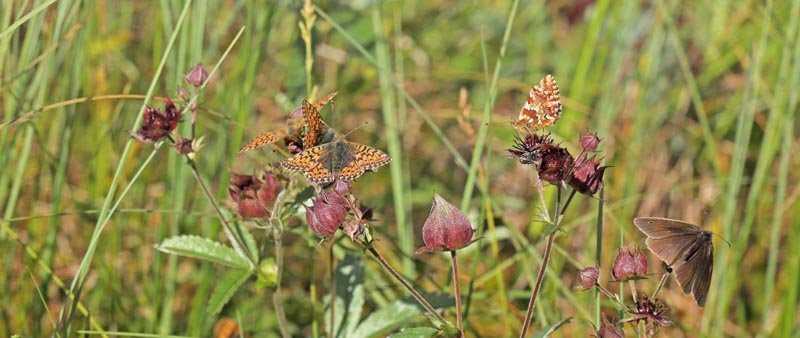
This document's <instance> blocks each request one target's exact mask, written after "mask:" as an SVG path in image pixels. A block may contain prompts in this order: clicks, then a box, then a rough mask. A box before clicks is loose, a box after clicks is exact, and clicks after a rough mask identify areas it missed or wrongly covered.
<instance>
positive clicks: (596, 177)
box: [567, 152, 608, 195]
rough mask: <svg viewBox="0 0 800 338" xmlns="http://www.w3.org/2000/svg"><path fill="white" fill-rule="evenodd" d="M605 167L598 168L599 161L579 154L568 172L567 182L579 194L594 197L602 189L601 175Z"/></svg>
mask: <svg viewBox="0 0 800 338" xmlns="http://www.w3.org/2000/svg"><path fill="white" fill-rule="evenodd" d="M606 168H608V167H607V166H603V167H601V166H600V160H598V159H596V158H595V157H594V156H593V157H592V158H588V157H587V156H586V153H585V152H584V153H581V154H580V155H579V156H578V160H577V161H575V165H574V166H573V167H572V171H571V172H570V177H569V182H567V183H568V184H569V185H570V186H571V187H573V188H575V190H577V191H578V192H579V193H581V194H586V195H594V194H595V193H597V192H598V191H600V189H601V188H603V173H605V171H606Z"/></svg>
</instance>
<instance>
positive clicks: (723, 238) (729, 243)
mask: <svg viewBox="0 0 800 338" xmlns="http://www.w3.org/2000/svg"><path fill="white" fill-rule="evenodd" d="M711 234H713V235H714V236H717V237H719V238H720V239H721V240H722V241H723V242H725V243H727V244H728V247H729V248H730V247H732V246H731V242H728V240H727V239H725V237H722V236H720V235H717V234H715V233H713V232H712V233H711Z"/></svg>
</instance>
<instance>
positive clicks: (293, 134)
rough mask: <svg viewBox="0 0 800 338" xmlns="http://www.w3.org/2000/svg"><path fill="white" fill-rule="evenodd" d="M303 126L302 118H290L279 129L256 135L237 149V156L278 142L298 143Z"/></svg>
mask: <svg viewBox="0 0 800 338" xmlns="http://www.w3.org/2000/svg"><path fill="white" fill-rule="evenodd" d="M303 125H304V123H303V119H302V118H290V119H288V120H287V121H286V124H285V125H283V126H281V127H280V128H278V129H275V130H273V131H269V132H266V133H263V134H261V135H258V136H256V138H254V139H252V140H251V141H250V142H247V144H245V145H244V146H243V147H242V148H241V149H239V154H241V153H244V152H247V151H250V150H253V149H256V148H259V147H263V146H265V145H268V144H270V143H274V142H276V141H279V140H295V139H297V142H299V139H300V133H301V132H302V131H303V129H302V128H303Z"/></svg>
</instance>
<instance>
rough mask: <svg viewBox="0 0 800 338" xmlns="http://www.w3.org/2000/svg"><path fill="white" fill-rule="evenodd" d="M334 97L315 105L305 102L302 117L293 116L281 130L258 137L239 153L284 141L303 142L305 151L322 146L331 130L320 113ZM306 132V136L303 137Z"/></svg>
mask: <svg viewBox="0 0 800 338" xmlns="http://www.w3.org/2000/svg"><path fill="white" fill-rule="evenodd" d="M334 96H336V92H333V93H330V94H328V95H326V96H325V97H323V98H321V99H320V100H319V101H317V102H316V103H314V104H311V103H309V102H308V101H306V100H303V104H302V105H301V110H302V116H292V117H290V118H289V119H288V120H287V121H286V124H285V125H283V126H281V127H280V128H278V129H275V130H273V131H270V132H266V133H263V134H261V135H258V136H256V138H254V139H253V140H251V141H250V142H247V144H245V145H244V146H243V147H242V148H241V149H239V153H240V154H241V153H244V152H247V151H250V150H253V149H256V148H259V147H263V146H265V145H268V144H271V143H274V142H276V141H278V140H284V141H285V142H286V143H287V144H288V143H295V144H300V143H301V142H302V144H301V146H302V147H303V148H304V149H305V148H311V147H313V146H315V145H319V144H321V143H322V142H321V141H322V140H323V136H325V135H326V134H327V133H328V129H329V128H328V127H327V125H325V122H323V121H322V116H321V115H320V113H319V111H320V110H321V109H322V107H324V106H325V105H326V104H328V102H330V101H331V100H333V97H334ZM304 130H305V136H303V131H304Z"/></svg>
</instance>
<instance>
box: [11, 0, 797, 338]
mask: <svg viewBox="0 0 800 338" xmlns="http://www.w3.org/2000/svg"><path fill="white" fill-rule="evenodd" d="M314 5H315V6H317V11H316V14H317V20H316V22H315V24H314V26H313V30H312V41H313V43H312V50H311V51H312V53H311V55H312V56H313V68H312V71H311V74H310V75H311V80H310V81H307V76H306V71H307V69H309V68H307V65H306V61H307V60H306V46H305V45H304V43H303V41H302V39H301V38H300V34H299V32H300V30H299V29H298V22H300V21H302V17H301V16H300V14H299V13H300V8H301V6H302V2H299V1H265V2H262V1H194V2H181V1H153V2H138V1H122V2H112V1H62V2H55V1H5V2H3V3H2V4H1V5H0V6H2V7H0V95H2V96H0V104H2V106H1V107H2V108H0V109H1V110H0V116H2V119H1V120H0V123H3V124H2V127H0V168H2V171H0V217H2V224H0V226H2V231H0V252H2V253H3V254H2V257H1V258H0V260H2V263H0V273H1V274H2V278H0V290H3V291H2V292H0V303H1V304H2V305H3V306H2V307H1V308H0V335H2V336H10V335H11V334H21V335H24V336H26V337H40V336H45V335H49V334H51V332H52V331H53V325H54V324H53V323H54V322H55V321H57V320H58V313H59V311H60V309H61V307H62V306H63V304H64V303H65V301H66V299H65V296H64V295H65V291H64V290H66V289H67V288H69V286H70V283H71V282H72V281H73V280H74V279H75V278H76V276H77V278H79V279H83V278H85V286H84V289H83V294H82V297H81V299H80V303H81V306H82V307H85V309H87V311H88V313H90V318H91V319H92V320H93V321H95V323H96V325H98V326H99V327H102V329H103V330H108V331H125V332H137V333H152V334H175V335H182V336H202V337H207V336H210V335H211V328H212V327H213V325H214V323H215V322H216V320H217V317H218V316H217V315H211V314H209V313H207V312H206V310H205V305H206V302H207V300H208V298H209V295H210V292H211V290H212V288H213V287H214V285H215V284H214V283H215V280H216V279H217V276H218V272H219V269H220V267H216V266H213V265H211V264H207V263H201V262H198V261H194V260H191V259H185V258H178V257H175V256H169V255H165V254H162V253H159V252H157V251H155V250H154V248H153V246H154V245H155V244H157V243H159V242H160V241H161V240H163V239H164V238H166V237H169V236H174V235H177V234H198V235H202V236H207V237H211V238H222V237H221V236H220V224H219V223H218V220H217V218H215V217H213V213H212V211H211V208H210V206H209V204H208V203H207V201H206V200H205V199H204V198H203V197H202V194H201V193H200V191H199V187H198V186H197V184H196V182H195V181H194V179H193V177H192V175H191V172H190V171H189V168H188V167H187V166H186V165H185V161H184V160H183V159H182V158H180V157H179V156H177V154H176V153H175V152H174V151H170V150H169V149H167V148H166V147H162V148H161V149H160V150H158V151H157V152H156V153H155V154H153V147H152V146H151V145H148V144H140V143H136V142H132V141H131V138H130V136H129V134H128V131H130V130H133V129H135V128H136V122H137V116H138V114H139V112H141V110H142V105H143V104H144V103H148V104H150V105H153V106H156V107H162V106H163V102H162V101H160V98H163V97H166V96H168V95H172V96H173V97H174V96H176V93H175V88H176V87H177V86H179V85H181V86H186V85H185V84H184V83H183V79H182V75H183V74H184V73H185V72H186V70H188V69H189V67H191V66H192V65H194V64H195V63H197V62H203V64H204V65H206V66H207V67H208V68H211V67H213V66H214V65H215V64H217V63H218V62H220V65H219V69H218V70H217V72H216V73H215V74H214V77H213V79H212V81H211V83H210V84H209V85H208V86H207V87H206V89H205V90H204V92H203V94H202V96H201V97H200V102H199V103H200V106H201V110H200V114H199V117H198V119H199V120H198V133H199V134H200V135H205V144H206V146H205V148H203V149H202V151H201V152H200V153H199V154H198V159H197V161H198V163H199V166H200V170H201V173H202V175H203V177H204V178H205V179H206V181H207V182H208V183H209V185H210V186H211V188H212V189H213V190H214V191H215V192H216V194H217V196H218V197H219V198H220V199H223V198H226V187H227V182H228V179H229V178H230V174H229V171H230V170H234V171H238V172H250V171H251V170H252V169H253V168H258V167H263V166H265V165H267V163H269V162H271V161H279V160H281V159H283V157H282V155H281V154H280V153H277V152H273V151H272V150H270V149H267V150H261V151H258V152H254V153H252V154H247V155H243V156H237V154H236V151H237V149H238V148H239V147H240V146H241V145H242V144H243V143H244V142H246V141H247V140H248V139H249V138H251V137H253V136H255V135H256V134H258V133H260V132H263V131H266V130H268V129H270V128H272V127H274V126H276V125H278V124H279V123H280V122H281V121H282V120H283V119H285V117H286V115H287V114H288V113H289V112H291V110H292V109H293V108H294V107H296V106H298V105H299V103H300V100H301V99H302V98H305V97H311V96H314V95H316V96H320V95H323V94H324V93H327V92H331V91H338V92H339V95H338V96H337V97H336V100H335V104H334V105H333V107H334V108H333V109H332V110H331V109H326V110H325V112H324V116H325V117H326V119H327V120H328V122H329V123H330V124H331V125H332V126H334V128H336V129H338V130H340V131H343V132H347V131H349V130H352V129H354V128H356V127H359V126H361V125H362V124H363V123H364V122H368V124H367V125H366V126H365V127H363V128H361V129H360V130H359V131H357V132H355V133H353V134H352V135H351V136H350V137H349V139H351V140H353V141H357V142H361V143H366V144H370V145H373V146H375V147H378V148H380V149H384V150H386V151H388V152H389V154H390V155H392V156H393V157H394V159H395V160H394V162H393V163H392V164H391V165H390V166H387V167H385V168H382V169H381V170H379V171H378V173H376V174H368V175H365V176H364V177H362V178H361V179H359V180H358V182H357V183H356V184H355V191H356V194H357V196H358V197H360V198H361V199H363V200H365V201H368V203H369V205H370V206H371V207H373V208H374V209H375V210H376V212H377V218H378V221H377V222H376V223H375V227H376V228H377V230H378V232H379V238H380V242H379V245H381V249H382V253H383V254H384V255H386V256H387V258H388V259H389V260H390V261H391V262H393V263H394V264H396V266H398V267H399V268H400V269H401V270H402V271H403V273H404V274H405V275H406V276H408V277H409V278H411V279H413V280H414V281H415V285H417V286H418V288H419V289H422V290H426V291H444V292H448V291H449V285H450V278H451V277H450V275H449V267H448V263H447V262H448V259H447V257H445V256H438V255H428V256H423V257H421V258H419V259H416V260H412V259H410V256H409V255H410V253H412V252H413V250H415V249H416V248H417V247H418V246H421V245H422V242H421V237H420V234H419V229H420V227H421V224H422V222H423V221H424V219H425V217H426V216H427V213H428V210H429V207H430V203H431V200H432V194H433V192H434V191H437V192H439V193H440V194H441V195H442V196H444V197H445V198H446V199H448V200H449V201H451V202H453V203H454V204H455V205H457V206H458V205H460V206H461V208H462V210H463V211H465V212H466V213H467V214H468V215H469V216H470V218H471V219H473V224H474V226H475V227H476V228H479V229H480V230H479V231H478V233H479V234H480V235H482V236H485V237H484V239H483V240H481V241H480V242H478V243H477V244H475V245H473V247H471V248H470V249H468V250H466V251H464V253H463V254H461V255H460V260H461V264H462V269H461V270H462V276H461V278H462V281H464V282H465V283H471V284H469V285H468V287H463V288H462V290H465V294H466V293H467V292H471V293H470V295H471V299H470V300H469V302H468V303H469V312H468V317H467V318H466V327H467V330H466V331H467V334H468V335H469V336H483V337H496V336H516V335H517V334H518V332H519V328H520V326H521V320H522V317H523V315H524V310H525V307H526V304H527V299H528V297H529V290H530V288H531V286H532V284H533V281H534V279H535V273H536V271H537V269H538V267H539V264H540V260H541V258H540V257H541V251H542V247H543V228H544V226H543V225H542V224H541V223H537V222H531V220H532V219H535V218H536V217H537V216H538V215H539V212H540V210H538V209H537V207H538V206H540V205H541V203H540V202H539V201H538V199H537V198H536V196H537V195H536V193H535V190H534V188H533V185H532V182H533V173H532V171H531V168H530V167H522V166H520V165H519V164H518V163H516V161H514V160H512V159H507V158H506V153H505V151H504V149H507V148H509V147H510V146H511V145H512V141H513V137H514V135H515V131H514V130H513V128H512V127H511V125H510V123H509V122H510V121H511V120H512V118H514V117H515V116H516V114H517V112H518V110H519V108H520V105H521V104H522V103H523V102H524V100H525V97H526V95H527V91H528V89H529V88H530V86H531V85H532V84H534V83H536V82H538V80H539V79H540V78H541V77H543V76H544V75H545V74H554V75H555V77H556V79H557V80H558V82H559V85H560V88H561V93H562V102H563V103H564V110H565V111H564V115H563V117H562V119H561V120H560V121H559V122H558V123H557V124H556V126H555V127H554V128H551V129H550V131H551V132H552V134H553V137H554V138H556V139H557V140H563V142H564V144H565V145H567V146H568V147H569V148H570V149H571V150H572V151H573V153H577V149H578V148H577V144H576V143H575V140H577V137H578V136H579V135H580V134H581V133H586V132H588V131H596V132H597V133H598V134H599V135H600V137H601V138H603V142H602V143H601V149H602V150H603V151H604V154H603V155H604V156H605V159H604V163H605V164H608V165H612V166H613V168H611V169H610V170H608V171H607V175H606V180H605V191H604V194H603V197H602V200H603V201H604V202H605V203H604V204H603V209H602V222H599V220H598V219H597V214H598V211H597V210H598V209H597V208H598V205H599V203H598V200H597V199H590V198H585V197H580V198H578V199H577V200H576V201H575V202H574V204H573V205H572V206H571V208H570V209H569V210H568V211H567V214H566V218H565V221H564V223H563V224H564V230H565V232H564V234H563V235H559V236H558V237H557V239H556V248H555V251H554V255H553V257H552V261H551V265H550V266H549V267H548V274H547V278H546V280H545V283H544V287H543V290H542V293H541V295H540V298H539V300H538V302H537V312H536V315H535V318H534V323H533V327H534V328H535V329H538V328H541V327H544V326H547V325H552V324H553V323H555V322H558V321H559V320H561V319H563V318H565V317H568V316H572V317H575V320H573V321H572V322H571V323H570V324H568V325H566V326H565V327H563V328H562V329H561V330H560V331H559V332H558V333H557V336H564V337H573V336H586V335H588V334H589V332H591V330H592V328H591V325H590V324H589V322H591V321H596V319H597V311H598V308H599V307H598V303H596V295H595V294H594V292H591V291H587V292H578V291H574V290H573V286H574V285H575V272H576V271H577V269H579V268H582V267H584V266H588V265H593V264H596V263H595V262H599V264H600V266H601V268H604V269H603V271H602V278H601V279H602V280H603V282H604V284H606V285H609V286H611V287H613V288H617V287H616V286H614V285H612V284H611V283H608V282H606V281H608V280H610V274H609V269H608V267H609V266H610V264H611V262H612V260H613V257H614V254H615V252H616V248H617V247H618V246H619V245H621V244H622V245H630V246H636V245H639V246H643V239H642V236H641V234H640V233H639V232H638V231H637V230H636V229H635V228H634V227H633V225H632V223H631V219H632V218H633V217H636V216H666V217H672V218H679V219H684V220H687V221H690V222H694V223H697V224H703V226H704V227H705V228H707V229H709V230H711V231H714V232H715V233H717V234H719V235H720V236H722V237H724V238H725V239H727V240H728V241H730V244H731V245H730V246H728V245H726V244H724V243H723V242H722V241H720V240H715V244H716V245H715V246H716V257H715V267H714V278H713V281H712V285H711V292H710V295H709V300H708V303H707V305H706V307H705V308H704V309H702V310H701V309H698V308H697V307H696V306H695V305H694V303H693V301H692V300H691V297H690V296H685V295H683V294H682V293H681V292H680V291H679V290H678V288H677V285H675V284H674V282H671V283H670V284H669V286H668V288H667V290H665V291H664V292H663V293H662V294H661V295H662V298H664V300H665V301H666V302H667V303H668V304H669V305H670V307H671V312H670V318H672V319H673V320H674V321H675V322H676V325H675V327H672V328H667V329H665V330H664V331H663V332H662V333H663V335H664V336H670V337H673V336H691V337H750V336H754V337H755V336H757V337H800V324H798V323H800V316H799V314H798V311H797V308H798V285H800V275H798V274H800V254H798V253H797V250H796V248H795V247H793V246H792V245H793V243H794V244H796V243H798V241H799V240H800V222H798V220H799V219H800V217H799V216H800V215H799V214H798V210H800V209H795V208H796V207H798V196H799V195H800V186H798V184H797V182H798V172H799V171H798V170H797V168H800V160H798V156H796V154H797V153H798V150H800V149H798V131H800V130H799V128H798V126H797V122H796V119H797V111H798V110H797V103H798V93H800V90H798V89H799V88H798V87H800V62H798V61H800V39H799V38H798V37H800V26H798V24H800V21H799V20H798V18H800V1H770V0H766V1H726V0H721V1H713V2H712V1H707V2H706V1H702V2H701V1H670V0H655V1H629V0H620V1H612V0H599V1H586V0H577V1H566V0H556V1H531V2H527V1H523V2H511V1H490V2H487V1H388V2H381V1H367V0H360V1H352V2H349V1H321V2H314ZM240 31H241V32H242V35H241V37H239V38H238V39H235V38H236V36H237V34H238V33H239V32H240ZM234 40H235V43H233V44H232V42H234ZM229 47H230V48H231V49H230V53H229V54H227V56H225V58H224V59H223V58H222V57H223V54H224V53H225V51H226V50H227V49H228V48H229ZM312 86H313V87H312ZM146 98H147V99H146ZM146 100H147V101H146ZM184 120H188V118H185V119H184ZM180 132H181V133H183V134H188V132H189V129H188V123H184V124H183V125H182V126H181V127H180ZM151 156H152V157H151ZM148 158H150V159H152V160H148ZM549 190H552V188H551V189H549ZM123 192H124V193H123ZM551 197H553V196H551ZM114 203H119V205H118V207H117V208H115V209H114V212H110V211H111V210H112V206H113V204H114ZM109 215H110V218H109ZM302 218H303V217H298V219H297V220H296V221H295V222H293V223H291V225H290V226H291V227H292V232H291V233H289V234H287V236H286V237H285V239H284V242H285V244H286V269H287V271H286V275H285V278H284V295H285V301H284V303H285V306H286V311H287V317H289V318H290V321H291V322H292V327H291V328H292V331H293V332H294V334H296V335H306V336H308V335H311V329H310V327H311V322H312V319H314V318H315V317H320V318H317V320H318V321H319V320H322V319H321V316H322V314H321V313H312V312H311V310H310V307H309V306H310V305H309V299H310V294H309V292H310V290H316V291H315V293H316V295H317V297H323V296H320V294H322V295H324V294H325V292H326V290H327V281H326V279H325V276H326V271H327V258H326V256H325V252H326V251H327V250H324V249H321V248H316V247H315V244H316V243H311V244H309V243H310V241H309V240H308V239H309V238H310V236H308V231H307V229H306V225H305V222H304V221H302V220H301V219H302ZM598 223H602V232H601V233H600V234H599V235H598ZM95 231H97V233H95V234H94V236H93V232H95ZM261 236H262V237H263V236H264V235H263V234H261ZM598 239H599V240H598ZM261 240H263V238H262V239H261ZM598 243H600V244H601V246H600V247H599V248H598ZM337 245H338V247H339V248H341V249H337V252H338V253H339V254H342V252H344V251H352V250H357V249H355V248H354V247H353V246H352V245H350V244H348V243H347V241H342V242H340V243H339V244H337ZM598 251H599V252H601V253H602V255H601V256H600V257H597V252H598ZM373 263H374V262H369V264H368V269H373V270H374V271H375V273H368V274H367V277H368V278H367V280H366V281H365V283H367V285H368V288H367V289H368V290H369V294H368V295H369V297H368V304H369V306H370V307H371V308H373V309H374V308H379V307H380V306H381V305H382V304H385V303H386V302H388V301H390V300H393V299H396V298H398V297H403V296H405V295H404V294H403V292H402V290H401V289H399V288H397V287H396V285H395V284H394V283H393V282H392V281H391V280H390V279H389V278H388V277H387V276H386V275H384V274H381V273H378V272H377V266H376V265H374V264H373ZM309 266H312V267H313V266H317V267H316V268H313V269H310V270H309V269H308V267H309ZM659 269H660V268H659V266H658V264H657V261H656V260H655V259H651V268H650V270H651V271H654V272H657V271H659ZM251 284H252V283H251ZM654 284H655V281H652V280H651V281H644V282H642V283H640V284H639V288H643V289H647V290H652V288H653V287H654ZM271 295H272V294H271V292H270V291H269V290H265V289H257V288H255V287H254V286H249V285H248V284H246V285H245V287H244V288H242V289H241V290H240V291H239V292H238V293H237V295H236V296H235V297H234V298H233V301H232V302H231V304H229V305H228V306H227V307H226V308H225V309H224V310H223V314H224V315H228V316H238V317H239V318H241V320H242V322H243V323H244V324H245V326H246V327H247V329H249V330H251V331H253V332H254V333H255V336H270V335H273V334H275V333H276V332H277V331H276V330H277V329H276V322H275V319H274V315H273V310H272V305H271V304H272V303H271ZM601 302H602V305H607V306H603V313H604V314H606V315H607V316H609V317H617V318H618V316H619V315H620V314H618V313H616V312H615V311H614V309H613V307H612V305H611V304H608V303H607V302H605V301H604V300H602V299H601ZM447 315H448V316H449V318H454V316H453V313H452V311H450V312H448V313H447ZM84 321H86V316H85V314H81V315H77V316H76V317H75V319H74V323H75V325H78V326H80V325H83V322H84ZM425 324H426V321H425V319H424V318H420V320H419V321H418V322H417V323H413V326H421V325H425ZM410 325H411V324H410ZM73 334H74V331H73ZM629 335H632V332H629Z"/></svg>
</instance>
